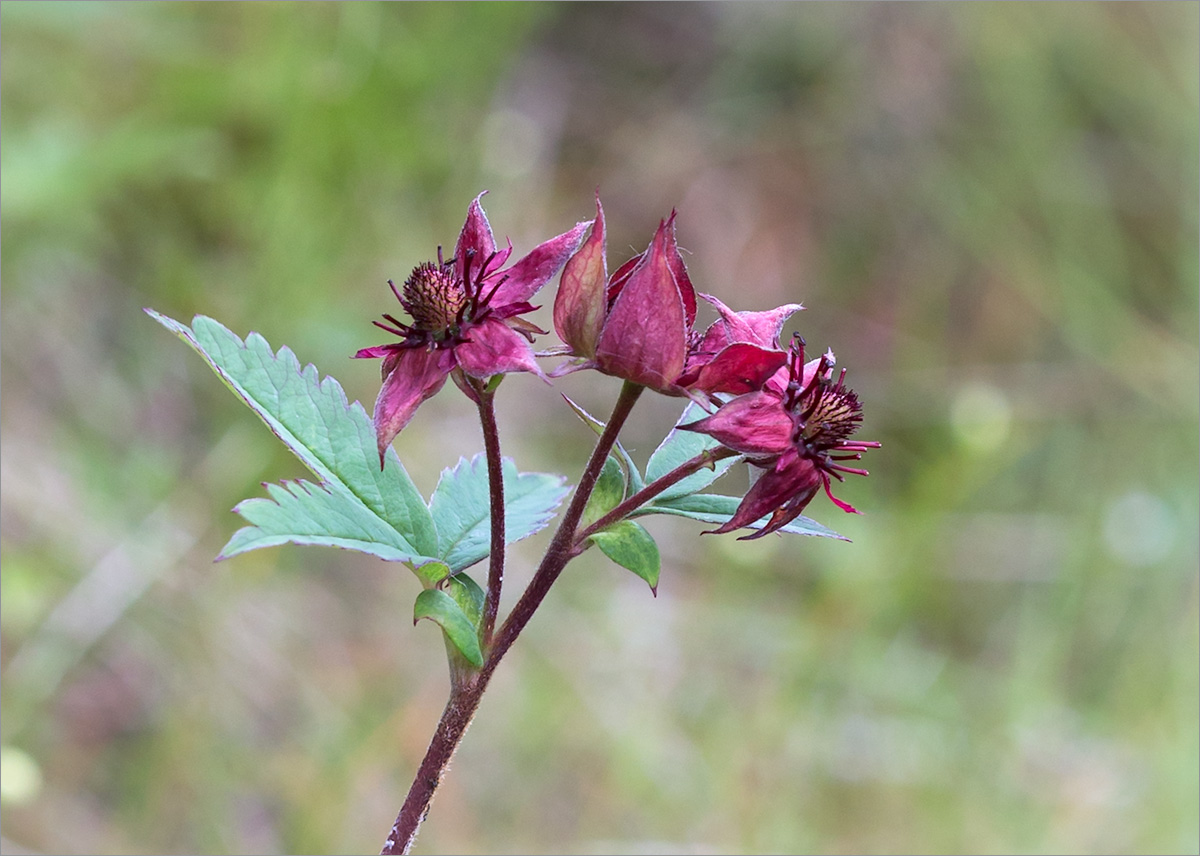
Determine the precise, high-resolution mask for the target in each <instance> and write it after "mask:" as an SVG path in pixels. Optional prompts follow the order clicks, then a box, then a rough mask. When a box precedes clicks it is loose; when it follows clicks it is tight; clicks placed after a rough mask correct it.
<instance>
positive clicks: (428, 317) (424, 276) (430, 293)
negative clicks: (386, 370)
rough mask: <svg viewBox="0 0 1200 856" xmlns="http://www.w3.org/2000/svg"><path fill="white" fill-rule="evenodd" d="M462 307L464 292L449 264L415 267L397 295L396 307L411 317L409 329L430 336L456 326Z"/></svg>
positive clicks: (465, 293)
mask: <svg viewBox="0 0 1200 856" xmlns="http://www.w3.org/2000/svg"><path fill="white" fill-rule="evenodd" d="M466 303H467V292H466V289H464V288H463V286H462V283H461V282H459V280H458V278H457V277H456V276H455V273H454V264H453V262H452V261H451V262H445V263H443V264H436V263H434V262H424V263H422V264H419V265H417V266H416V267H415V268H413V272H412V273H411V274H410V275H409V277H408V279H406V280H405V281H404V289H403V292H402V293H401V294H400V305H401V306H403V307H404V309H405V311H406V312H408V314H409V315H411V316H412V319H413V325H412V326H413V328H414V329H417V330H423V331H426V332H430V333H433V332H440V331H449V330H450V329H451V328H453V327H454V326H456V325H457V324H460V323H461V322H462V320H463V319H462V317H461V316H460V313H461V312H462V309H463V307H464V306H465V305H466Z"/></svg>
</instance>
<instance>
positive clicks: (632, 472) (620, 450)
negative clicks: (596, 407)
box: [563, 395, 646, 495]
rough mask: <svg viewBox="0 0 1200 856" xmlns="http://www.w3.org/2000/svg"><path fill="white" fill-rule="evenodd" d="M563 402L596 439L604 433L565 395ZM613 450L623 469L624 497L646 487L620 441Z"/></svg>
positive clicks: (599, 423)
mask: <svg viewBox="0 0 1200 856" xmlns="http://www.w3.org/2000/svg"><path fill="white" fill-rule="evenodd" d="M563 401H565V402H566V403H567V406H568V407H570V408H571V410H573V411H574V412H575V415H576V416H578V417H579V419H580V421H581V422H583V424H584V425H586V426H588V427H589V428H591V429H592V430H593V431H595V432H596V436H597V437H599V436H600V435H601V434H602V433H604V426H605V423H604V422H601V421H600V420H599V419H597V418H596V417H595V416H593V415H592V414H590V413H588V412H587V411H586V410H584V409H583V408H582V407H580V406H579V405H578V404H576V403H575V402H574V401H572V400H571V399H569V398H567V396H565V395H564V396H563ZM614 448H615V449H616V450H617V454H618V455H620V456H621V463H622V464H623V465H624V467H625V482H626V485H625V488H626V490H625V493H626V495H632V494H635V493H637V492H638V491H639V490H641V489H642V488H644V487H645V486H646V481H645V479H643V478H642V474H641V472H640V471H639V470H638V468H637V464H635V463H634V462H633V458H631V457H629V453H628V452H626V451H625V447H624V446H622V445H621V441H620V440H618V441H617V443H616V445H615V446H614Z"/></svg>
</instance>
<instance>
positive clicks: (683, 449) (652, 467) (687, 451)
mask: <svg viewBox="0 0 1200 856" xmlns="http://www.w3.org/2000/svg"><path fill="white" fill-rule="evenodd" d="M705 415H706V414H705V412H704V410H703V409H702V408H701V407H700V406H699V405H698V404H696V403H695V402H689V403H688V406H687V407H686V408H684V411H683V414H682V415H680V417H679V419H678V420H677V421H676V423H675V424H676V426H679V425H682V424H685V423H688V422H695V421H696V420H697V419H702V418H703V417H704V416H705ZM720 445H721V444H720V443H718V442H717V441H716V440H714V439H713V438H712V437H709V436H708V435H707V434H698V433H696V432H695V431H681V430H679V428H678V427H675V428H672V429H671V432H670V433H669V434H667V436H666V437H665V438H664V439H663V441H662V443H660V444H659V446H658V448H657V449H655V450H654V454H653V455H651V456H650V460H649V461H647V462H646V481H648V482H652V481H654V480H655V479H657V478H662V477H663V476H665V475H666V474H667V473H669V472H671V470H673V469H675V468H676V467H678V466H680V465H681V464H684V463H687V462H688V461H690V460H691V459H692V458H694V457H696V456H697V455H699V454H700V453H701V452H706V451H708V450H709V449H715V448H717V447H718V446H720ZM737 460H738V459H737V458H723V459H721V460H719V461H717V462H716V463H715V464H713V467H712V469H709V468H707V467H705V468H704V469H701V470H698V471H697V472H695V473H693V474H692V475H690V476H688V477H687V478H685V479H682V480H680V481H678V482H676V483H675V484H673V485H671V486H670V487H669V488H667V489H666V490H664V491H663V492H662V493H660V494H659V495H658V496H657V497H656V498H655V499H656V501H659V502H661V501H663V500H670V499H674V498H676V497H680V496H688V495H689V494H693V493H696V492H697V491H701V490H704V488H706V487H708V486H709V485H710V484H712V483H713V482H715V481H716V480H717V479H719V478H720V477H721V476H723V475H725V472H726V470H728V469H729V468H730V467H731V466H733V464H734V463H736V462H737Z"/></svg>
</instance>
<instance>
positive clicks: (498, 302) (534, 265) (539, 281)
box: [485, 220, 592, 306]
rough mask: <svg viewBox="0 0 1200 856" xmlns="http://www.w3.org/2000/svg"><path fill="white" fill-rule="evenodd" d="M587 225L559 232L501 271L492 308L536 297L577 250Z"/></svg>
mask: <svg viewBox="0 0 1200 856" xmlns="http://www.w3.org/2000/svg"><path fill="white" fill-rule="evenodd" d="M591 225H592V221H591V220H584V221H583V222H582V223H576V224H575V228H573V229H571V230H570V231H569V232H563V233H562V234H561V235H559V236H557V237H554V238H551V239H550V240H549V241H546V242H544V243H541V244H538V245H537V246H536V247H534V248H533V250H532V251H531V252H530V253H529V255H527V256H525V257H524V258H523V259H521V260H520V261H518V262H517V263H516V264H514V265H513V266H512V267H510V268H509V269H508V270H506V271H501V272H500V274H499V278H503V279H504V282H503V284H502V285H501V286H500V287H499V288H498V289H497V290H496V295H495V296H494V297H493V298H492V300H491V303H492V305H493V306H503V305H504V304H505V303H524V302H525V301H527V300H529V298H531V297H533V295H535V294H537V292H538V291H539V290H540V289H541V287H542V286H543V285H545V284H546V283H547V282H549V281H550V278H551V277H552V276H554V275H555V274H556V273H558V269H559V268H561V267H562V266H563V265H564V264H565V263H566V261H567V259H569V258H570V257H571V254H572V253H574V252H575V251H576V250H577V249H579V244H580V243H581V242H582V241H583V235H584V233H585V232H586V231H587V230H588V227H589V226H591ZM485 293H486V290H485Z"/></svg>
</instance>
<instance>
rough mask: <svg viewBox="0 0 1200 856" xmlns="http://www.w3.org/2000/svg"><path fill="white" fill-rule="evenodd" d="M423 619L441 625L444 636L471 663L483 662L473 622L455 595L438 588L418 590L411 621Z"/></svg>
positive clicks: (474, 664)
mask: <svg viewBox="0 0 1200 856" xmlns="http://www.w3.org/2000/svg"><path fill="white" fill-rule="evenodd" d="M422 618H428V619H429V620H430V621H433V622H435V623H436V624H439V625H441V628H442V631H443V632H444V633H445V634H446V638H447V639H449V640H450V643H451V644H452V645H454V647H455V648H457V649H458V651H459V653H460V654H462V655H463V657H464V658H465V659H466V660H467V662H469V663H470V664H471V665H472V666H474V667H475V668H479V667H480V666H482V665H483V651H481V650H480V648H479V636H478V635H477V633H476V630H475V625H474V624H473V623H472V622H471V619H470V618H468V617H467V614H466V613H465V612H463V609H462V607H461V606H459V605H458V603H457V601H455V599H454V598H452V597H451V596H450V595H448V594H446V593H445V592H444V591H442V590H441V589H426V590H425V591H423V592H421V593H420V594H419V595H417V600H416V603H414V604H413V624H416V623H417V622H418V621H420V620H421V619H422Z"/></svg>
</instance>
